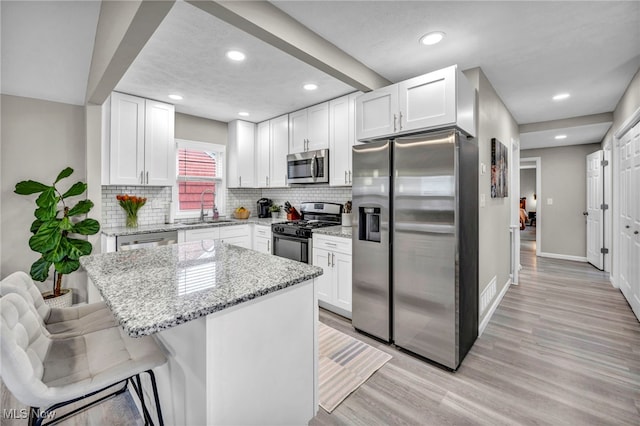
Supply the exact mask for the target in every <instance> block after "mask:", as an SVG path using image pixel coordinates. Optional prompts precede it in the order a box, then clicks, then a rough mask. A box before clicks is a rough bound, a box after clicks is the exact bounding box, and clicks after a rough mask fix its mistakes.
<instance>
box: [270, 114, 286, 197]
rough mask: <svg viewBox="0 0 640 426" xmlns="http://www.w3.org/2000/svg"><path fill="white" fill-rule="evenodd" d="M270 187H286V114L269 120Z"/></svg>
mask: <svg viewBox="0 0 640 426" xmlns="http://www.w3.org/2000/svg"><path fill="white" fill-rule="evenodd" d="M270 124H271V126H270V129H271V152H270V155H271V157H270V160H269V163H270V172H269V186H270V187H285V186H287V155H288V154H289V116H288V115H287V114H285V115H281V116H280V117H277V118H274V119H272V120H270Z"/></svg>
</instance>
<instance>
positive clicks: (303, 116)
mask: <svg viewBox="0 0 640 426" xmlns="http://www.w3.org/2000/svg"><path fill="white" fill-rule="evenodd" d="M307 127H308V126H307V110H306V109H303V110H300V111H296V112H292V113H291V114H289V153H290V154H297V153H298V152H304V151H306V150H307Z"/></svg>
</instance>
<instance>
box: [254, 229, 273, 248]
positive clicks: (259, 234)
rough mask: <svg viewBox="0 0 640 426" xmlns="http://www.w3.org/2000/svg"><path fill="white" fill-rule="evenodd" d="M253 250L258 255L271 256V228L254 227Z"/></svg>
mask: <svg viewBox="0 0 640 426" xmlns="http://www.w3.org/2000/svg"><path fill="white" fill-rule="evenodd" d="M253 249H254V250H255V251H259V252H260V253H268V254H271V227H270V226H267V225H255V229H254V233H253Z"/></svg>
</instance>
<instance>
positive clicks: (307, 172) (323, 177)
mask: <svg viewBox="0 0 640 426" xmlns="http://www.w3.org/2000/svg"><path fill="white" fill-rule="evenodd" d="M287 183H288V184H291V183H329V150H328V149H319V150H316V151H307V152H299V153H297V154H289V155H287Z"/></svg>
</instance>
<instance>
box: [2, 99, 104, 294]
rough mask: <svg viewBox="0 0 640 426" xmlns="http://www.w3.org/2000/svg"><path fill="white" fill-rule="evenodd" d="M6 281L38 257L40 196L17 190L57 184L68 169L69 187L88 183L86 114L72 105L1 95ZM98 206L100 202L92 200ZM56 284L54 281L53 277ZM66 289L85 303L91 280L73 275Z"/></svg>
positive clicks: (82, 275)
mask: <svg viewBox="0 0 640 426" xmlns="http://www.w3.org/2000/svg"><path fill="white" fill-rule="evenodd" d="M1 103H2V111H1V113H2V124H3V126H2V147H1V150H2V154H1V157H2V160H1V161H2V170H1V175H2V180H1V197H2V207H1V209H2V223H1V225H0V226H1V229H2V233H1V240H0V246H1V247H2V251H1V253H2V257H1V258H0V263H1V264H2V278H4V277H5V276H7V275H9V274H10V273H12V272H15V271H17V270H24V271H27V272H28V271H29V269H30V267H31V264H32V263H33V262H34V261H36V260H37V259H38V257H39V255H38V253H35V252H33V251H31V249H30V248H29V243H28V241H29V237H30V236H31V233H30V232H29V228H30V226H31V223H32V222H33V220H34V216H33V212H34V210H35V196H22V195H17V194H14V192H13V190H14V188H15V184H16V183H18V182H19V181H21V180H25V179H33V180H37V181H42V182H45V183H48V182H53V180H54V179H55V178H56V176H57V174H58V173H59V172H60V171H61V170H62V169H63V168H65V167H67V166H70V167H72V168H73V169H74V173H73V175H71V177H70V178H68V179H67V180H68V181H69V182H70V183H69V185H70V184H72V183H74V182H77V181H79V180H82V181H84V180H86V170H85V145H86V144H85V137H86V135H85V111H84V107H82V106H75V105H67V104H61V103H56V102H49V101H42V100H36V99H30V98H22V97H17V96H9V95H2V96H1ZM93 201H94V202H99V201H100V200H93ZM50 277H51V278H52V275H51V276H50ZM64 285H65V287H73V288H77V289H78V292H79V293H78V295H77V296H76V299H75V301H79V300H84V296H85V294H86V274H84V273H83V272H80V271H78V272H74V273H73V274H71V275H70V276H68V277H67V279H66V282H65V283H64Z"/></svg>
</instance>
